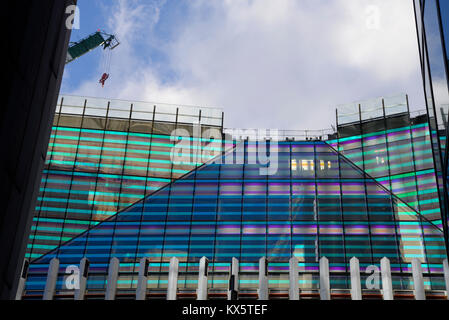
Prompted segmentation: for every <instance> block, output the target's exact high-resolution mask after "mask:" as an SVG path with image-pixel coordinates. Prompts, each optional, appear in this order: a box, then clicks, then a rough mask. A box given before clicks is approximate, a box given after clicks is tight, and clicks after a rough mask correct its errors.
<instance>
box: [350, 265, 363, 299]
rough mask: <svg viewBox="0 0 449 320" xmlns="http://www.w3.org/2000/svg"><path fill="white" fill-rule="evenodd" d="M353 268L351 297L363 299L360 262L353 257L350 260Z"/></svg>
mask: <svg viewBox="0 0 449 320" xmlns="http://www.w3.org/2000/svg"><path fill="white" fill-rule="evenodd" d="M350 268H351V297H352V300H362V285H361V283H360V262H359V259H357V258H356V257H353V258H352V259H351V260H350Z"/></svg>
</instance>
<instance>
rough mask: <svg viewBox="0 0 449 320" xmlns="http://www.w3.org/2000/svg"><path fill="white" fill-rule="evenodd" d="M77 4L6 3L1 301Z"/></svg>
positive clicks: (17, 261) (68, 0)
mask: <svg viewBox="0 0 449 320" xmlns="http://www.w3.org/2000/svg"><path fill="white" fill-rule="evenodd" d="M73 4H76V0H63V1H62V0H28V1H7V2H6V3H4V4H3V8H2V10H1V11H0V15H1V21H2V22H3V24H4V25H5V27H6V28H5V27H4V28H3V31H4V32H3V39H2V42H3V43H4V45H5V46H4V47H3V49H2V53H3V56H4V59H3V61H2V62H3V70H2V71H3V72H2V78H3V81H2V83H4V84H6V85H3V86H2V97H3V101H2V106H1V108H0V141H1V144H2V157H1V159H0V181H1V184H0V190H1V192H0V201H1V203H2V208H1V210H0V298H1V299H11V298H12V297H14V296H15V291H16V286H17V278H18V275H19V273H20V270H21V266H22V260H23V256H24V253H25V246H26V243H27V239H28V232H29V230H30V225H31V219H32V217H33V210H32V209H33V208H34V205H35V201H36V196H37V187H38V186H39V181H40V177H41V171H42V167H43V163H44V160H45V155H46V151H47V147H48V140H49V135H50V129H51V123H52V121H53V117H54V111H55V105H56V101H57V97H58V92H59V88H60V84H61V79H62V74H63V70H64V61H65V58H66V52H67V46H68V42H69V38H70V30H69V29H67V28H66V21H67V19H68V18H69V16H68V14H66V8H67V7H68V6H69V5H73Z"/></svg>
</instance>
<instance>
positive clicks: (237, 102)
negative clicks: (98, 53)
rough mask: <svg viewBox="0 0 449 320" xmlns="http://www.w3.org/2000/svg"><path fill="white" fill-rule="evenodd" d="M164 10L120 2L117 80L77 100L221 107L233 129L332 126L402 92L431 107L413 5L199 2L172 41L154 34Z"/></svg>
mask: <svg viewBox="0 0 449 320" xmlns="http://www.w3.org/2000/svg"><path fill="white" fill-rule="evenodd" d="M164 4H165V2H160V1H159V2H145V3H144V4H142V2H141V1H139V2H138V1H125V0H122V1H119V2H118V4H117V5H115V6H116V8H115V9H114V10H111V12H115V14H114V15H113V16H112V17H111V19H110V27H111V28H110V29H113V30H115V32H117V33H118V35H119V38H120V40H122V45H121V46H120V49H119V50H117V52H116V53H115V56H114V60H113V65H112V70H111V79H110V82H109V83H107V86H106V88H105V90H103V91H101V88H99V87H98V85H96V82H97V81H98V80H97V79H92V80H90V81H86V82H85V83H84V84H83V85H82V86H81V87H80V88H78V89H77V90H75V93H77V94H84V95H94V96H99V95H100V96H106V97H111V98H113V97H115V98H124V99H131V100H132V99H135V100H142V99H143V100H147V101H156V102H166V103H179V104H193V105H206V106H221V107H223V109H224V111H225V125H226V126H228V127H262V128H285V129H315V128H328V127H330V125H331V124H333V123H334V117H335V111H334V109H335V106H336V105H338V104H341V103H346V102H351V101H355V100H359V99H366V98H374V97H377V96H380V95H390V94H393V93H399V92H407V93H409V94H410V101H411V103H412V109H413V107H414V106H413V105H416V108H424V99H423V97H422V88H421V87H422V84H421V76H420V73H419V72H420V71H419V56H418V49H417V44H416V32H415V30H414V26H415V23H414V18H413V8H412V2H411V1H409V0H333V1H330V0H276V1H272V0H225V1H210V0H198V1H192V2H186V5H187V6H188V10H187V11H186V12H185V15H186V16H185V19H180V20H179V21H173V26H174V27H176V30H177V33H176V35H175V36H174V37H172V38H170V39H169V40H167V39H163V38H161V37H159V36H158V34H157V33H156V32H155V30H154V28H155V26H157V24H158V23H159V22H160V19H161V10H169V9H168V8H169V7H167V6H166V7H164ZM167 5H168V3H167ZM373 12H374V16H373ZM375 13H379V15H378V17H377V15H376V14H375ZM373 21H374V22H373ZM376 21H378V22H379V23H378V25H377V24H376ZM164 25H169V24H164ZM142 48H146V49H150V48H151V49H154V48H157V50H158V52H162V53H163V54H164V56H165V59H164V63H163V64H162V63H157V61H156V60H154V59H152V58H151V57H150V56H145V55H142V54H141V53H140V51H139V50H140V49H142ZM166 70H170V72H173V73H174V74H175V76H174V77H173V78H172V79H171V80H170V81H167V80H166V79H164V77H163V75H164V73H165V72H166Z"/></svg>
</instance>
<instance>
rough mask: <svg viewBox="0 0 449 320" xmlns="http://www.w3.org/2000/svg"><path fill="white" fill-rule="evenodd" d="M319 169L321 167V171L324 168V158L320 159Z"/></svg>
mask: <svg viewBox="0 0 449 320" xmlns="http://www.w3.org/2000/svg"><path fill="white" fill-rule="evenodd" d="M320 169H321V171H324V169H325V166H324V160H320Z"/></svg>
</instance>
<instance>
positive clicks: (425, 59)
mask: <svg viewBox="0 0 449 320" xmlns="http://www.w3.org/2000/svg"><path fill="white" fill-rule="evenodd" d="M414 5H415V16H416V27H417V35H418V44H419V53H420V57H421V69H422V75H423V83H424V93H425V96H426V102H427V111H428V115H429V124H430V129H431V138H432V147H433V153H434V158H435V168H436V173H437V182H438V189H439V196H440V206H441V208H442V212H443V228H444V229H445V233H446V243H448V242H447V239H448V231H449V229H448V220H447V219H448V218H449V216H448V212H447V210H448V186H447V172H448V170H447V167H448V164H449V163H448V161H447V159H448V157H447V154H448V150H449V148H446V143H445V142H446V140H447V133H448V130H447V121H448V118H447V116H448V106H449V88H448V85H449V69H448V42H447V39H448V35H449V10H448V9H449V8H448V3H447V1H440V0H414ZM442 140H444V143H441V141H442Z"/></svg>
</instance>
